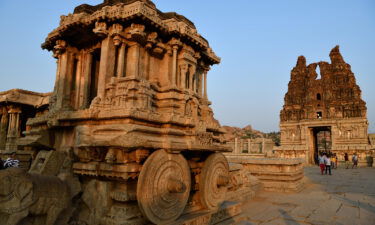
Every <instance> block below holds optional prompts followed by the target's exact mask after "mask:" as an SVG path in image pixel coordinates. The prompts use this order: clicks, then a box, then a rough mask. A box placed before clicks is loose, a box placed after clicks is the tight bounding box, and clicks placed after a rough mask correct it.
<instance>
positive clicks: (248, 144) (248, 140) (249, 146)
mask: <svg viewBox="0 0 375 225" xmlns="http://www.w3.org/2000/svg"><path fill="white" fill-rule="evenodd" d="M250 152H251V139H250V138H249V139H247V153H250Z"/></svg>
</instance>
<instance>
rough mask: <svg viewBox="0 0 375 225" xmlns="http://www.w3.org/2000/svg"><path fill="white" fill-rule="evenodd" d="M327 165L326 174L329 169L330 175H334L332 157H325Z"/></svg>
mask: <svg viewBox="0 0 375 225" xmlns="http://www.w3.org/2000/svg"><path fill="white" fill-rule="evenodd" d="M325 167H326V172H325V173H324V174H327V170H328V171H329V175H332V174H331V158H330V157H326V158H325Z"/></svg>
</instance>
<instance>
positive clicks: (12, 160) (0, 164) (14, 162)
mask: <svg viewBox="0 0 375 225" xmlns="http://www.w3.org/2000/svg"><path fill="white" fill-rule="evenodd" d="M19 165H20V161H19V160H18V159H16V153H12V155H11V156H10V157H8V158H7V159H6V160H2V159H1V158H0V169H6V168H10V167H19Z"/></svg>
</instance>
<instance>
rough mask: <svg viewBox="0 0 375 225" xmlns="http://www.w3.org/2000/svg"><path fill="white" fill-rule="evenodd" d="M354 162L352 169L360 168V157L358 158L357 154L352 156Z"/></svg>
mask: <svg viewBox="0 0 375 225" xmlns="http://www.w3.org/2000/svg"><path fill="white" fill-rule="evenodd" d="M352 162H353V165H352V169H353V168H354V167H355V168H358V156H357V153H354V154H353V156H352Z"/></svg>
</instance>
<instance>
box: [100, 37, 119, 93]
mask: <svg viewBox="0 0 375 225" xmlns="http://www.w3.org/2000/svg"><path fill="white" fill-rule="evenodd" d="M115 58H116V57H115V45H114V44H113V41H112V38H110V37H107V38H106V39H104V40H103V41H102V45H101V52H100V67H99V78H98V94H97V96H98V97H99V98H100V99H102V100H103V99H104V96H105V87H106V84H107V83H108V82H109V80H110V78H111V77H113V75H114V74H115V73H114V72H115V68H114V67H115V66H114V64H115Z"/></svg>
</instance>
